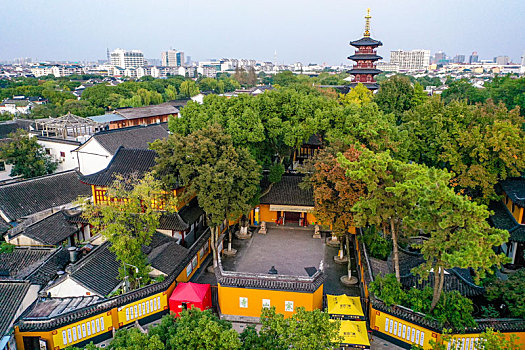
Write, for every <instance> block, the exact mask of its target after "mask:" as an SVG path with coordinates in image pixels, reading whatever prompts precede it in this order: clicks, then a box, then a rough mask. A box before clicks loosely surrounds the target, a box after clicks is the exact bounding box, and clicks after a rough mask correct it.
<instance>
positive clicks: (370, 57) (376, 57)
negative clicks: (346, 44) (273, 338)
mask: <svg viewBox="0 0 525 350" xmlns="http://www.w3.org/2000/svg"><path fill="white" fill-rule="evenodd" d="M382 58H383V57H381V56H379V55H368V54H355V55H352V56H348V59H349V60H353V61H359V60H369V61H377V60H380V59H382Z"/></svg>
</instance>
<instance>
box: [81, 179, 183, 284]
mask: <svg viewBox="0 0 525 350" xmlns="http://www.w3.org/2000/svg"><path fill="white" fill-rule="evenodd" d="M106 196H107V197H108V198H110V199H109V201H107V202H102V203H99V204H96V205H94V204H92V203H90V202H88V201H85V200H83V201H80V204H81V205H82V207H83V213H82V216H83V217H85V218H87V219H88V220H89V223H90V225H92V230H93V233H94V234H97V233H101V234H102V236H104V238H106V239H107V240H108V241H109V242H111V245H110V247H109V249H110V250H111V251H112V252H113V253H115V255H116V257H117V260H118V262H119V263H120V269H119V272H120V276H119V277H120V279H122V280H123V281H124V282H125V283H126V284H127V283H129V287H130V288H131V289H136V288H138V287H139V286H140V284H143V285H144V284H147V283H148V282H149V276H148V273H149V271H150V267H149V265H148V262H147V258H146V256H145V254H144V253H143V252H142V248H143V246H145V245H148V244H150V243H151V237H152V236H153V234H154V233H155V231H156V229H157V227H158V225H159V217H160V215H161V212H160V211H159V208H158V207H156V206H153V205H145V203H155V202H158V201H163V203H164V205H163V206H164V208H165V210H173V208H174V199H173V198H172V197H171V196H169V195H166V194H165V192H164V191H163V190H162V186H161V184H160V182H159V181H158V180H155V179H154V178H153V175H152V174H146V175H145V176H144V177H143V178H138V177H137V176H130V177H128V178H123V177H122V176H117V177H116V179H115V181H114V182H113V184H112V185H111V186H110V187H109V188H108V190H107V194H106ZM137 269H138V271H137Z"/></svg>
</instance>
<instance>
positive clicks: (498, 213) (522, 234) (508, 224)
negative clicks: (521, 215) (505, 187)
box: [489, 201, 525, 242]
mask: <svg viewBox="0 0 525 350" xmlns="http://www.w3.org/2000/svg"><path fill="white" fill-rule="evenodd" d="M489 209H490V210H492V211H493V212H494V215H492V216H490V218H489V223H490V224H491V225H492V226H494V227H495V228H499V229H501V230H507V231H509V233H510V237H509V241H513V242H525V225H520V224H518V222H517V221H516V219H514V216H512V214H511V213H510V211H509V210H508V209H507V206H506V205H505V203H503V202H502V201H493V202H491V203H490V205H489Z"/></svg>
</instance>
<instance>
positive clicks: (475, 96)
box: [441, 79, 488, 104]
mask: <svg viewBox="0 0 525 350" xmlns="http://www.w3.org/2000/svg"><path fill="white" fill-rule="evenodd" d="M441 97H442V98H443V101H445V102H446V103H449V102H451V101H453V100H460V101H467V102H468V103H470V104H474V103H479V102H485V101H486V100H487V98H488V91H487V89H479V88H476V87H474V86H472V84H471V83H470V82H469V81H468V80H467V79H460V80H454V81H452V82H450V83H449V84H448V89H446V90H445V91H443V93H442V94H441Z"/></svg>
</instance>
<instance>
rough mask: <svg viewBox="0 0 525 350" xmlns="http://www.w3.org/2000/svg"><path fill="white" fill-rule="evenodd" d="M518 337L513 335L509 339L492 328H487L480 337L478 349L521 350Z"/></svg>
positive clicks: (477, 344)
mask: <svg viewBox="0 0 525 350" xmlns="http://www.w3.org/2000/svg"><path fill="white" fill-rule="evenodd" d="M518 339H519V338H518V337H516V335H515V334H511V335H510V337H509V338H508V339H507V337H506V336H505V335H504V334H502V333H501V332H499V331H496V332H495V331H494V330H493V329H492V328H487V329H486V330H485V331H484V332H483V333H481V335H480V336H479V341H478V342H477V343H476V349H480V350H519V349H520V348H521V347H520V345H519V344H518V343H517V342H518Z"/></svg>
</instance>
